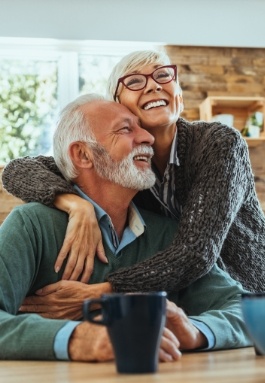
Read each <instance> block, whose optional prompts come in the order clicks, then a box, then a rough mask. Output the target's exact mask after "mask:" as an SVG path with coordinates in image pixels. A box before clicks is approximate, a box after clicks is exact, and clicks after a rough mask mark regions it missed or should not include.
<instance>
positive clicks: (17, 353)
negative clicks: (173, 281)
mask: <svg viewBox="0 0 265 383" xmlns="http://www.w3.org/2000/svg"><path fill="white" fill-rule="evenodd" d="M153 141H154V139H153V137H152V136H151V135H150V134H149V133H148V132H147V131H145V130H144V129H142V128H141V127H140V126H139V125H138V122H137V118H136V117H135V116H134V115H133V114H132V113H131V112H129V110H128V109H127V108H125V107H124V106H122V105H120V104H117V103H114V102H109V101H105V100H104V99H102V98H100V97H99V96H96V95H86V96H81V97H80V98H78V99H77V100H75V101H74V102H73V103H71V104H69V105H68V106H67V107H66V108H65V109H64V110H63V112H62V114H61V117H60V120H59V123H58V126H57V130H56V132H55V135H54V156H55V159H56V163H57V165H58V167H59V169H60V171H61V172H62V174H63V175H64V177H66V178H67V179H69V180H71V181H73V182H74V184H75V188H76V190H77V192H78V193H79V194H80V195H81V196H82V197H83V198H85V199H87V200H89V201H90V202H91V203H92V204H93V205H94V208H95V211H96V215H97V219H98V222H99V224H100V228H101V230H102V234H103V240H104V247H105V252H106V255H107V258H108V262H107V263H102V262H100V261H99V260H98V259H96V260H95V267H94V272H93V275H92V277H91V279H90V281H89V283H91V284H95V283H99V285H98V284H97V285H96V286H97V289H95V291H97V294H98V291H99V290H98V288H99V289H100V286H101V290H100V291H101V293H103V292H108V284H105V283H104V280H105V278H106V275H107V274H108V273H109V272H111V271H113V270H115V269H117V268H119V267H123V266H130V265H133V264H135V263H136V262H140V261H141V260H144V259H146V258H147V257H151V256H152V255H153V254H155V253H156V252H157V251H160V250H162V249H164V248H166V247H167V246H168V245H169V243H170V242H171V241H172V239H173V236H174V233H175V231H176V229H177V223H176V222H175V221H173V220H171V219H169V218H166V217H161V216H159V217H158V216H156V215H155V214H153V213H150V212H145V211H143V210H141V211H138V210H137V209H136V207H135V206H134V204H133V203H132V202H131V201H132V198H133V197H134V195H135V194H136V193H137V191H138V190H142V189H145V188H149V187H150V186H151V185H153V183H154V180H155V179H154V174H153V173H152V171H151V169H150V159H151V157H152V154H153V151H152V148H151V145H152V144H153ZM67 219H68V216H67V215H66V214H65V213H63V212H61V211H58V210H56V209H52V208H49V207H45V206H43V205H41V204H38V203H30V204H26V205H23V206H20V207H18V208H16V209H14V210H13V211H12V212H11V214H10V215H9V217H8V218H7V219H6V220H5V222H4V223H3V225H2V227H1V229H0V263H1V265H0V358H2V359H60V360H62V359H63V360H65V359H71V360H77V361H95V360H96V361H102V360H109V359H112V358H113V352H112V348H111V345H110V342H109V339H108V336H107V333H106V330H105V328H103V327H101V326H96V325H93V324H90V323H87V322H81V321H80V318H81V308H82V301H83V300H84V299H86V298H88V295H89V297H91V296H93V285H92V286H91V285H89V286H88V285H87V284H85V283H81V282H74V281H60V282H58V281H59V280H60V277H61V276H62V273H63V269H62V270H61V271H60V273H56V272H55V270H54V262H55V260H56V257H57V254H58V252H59V250H60V248H61V246H62V243H63V239H64V235H65V230H66V227H67ZM165 267H166V265H165ZM161 277H163V276H161ZM47 285H48V286H47ZM88 287H89V289H90V290H89V294H88V290H87V289H88ZM35 292H37V293H38V294H39V295H42V294H43V295H44V302H45V298H46V295H48V296H49V295H51V296H53V297H54V298H53V299H55V300H56V294H57V296H58V297H59V299H58V301H61V302H62V306H61V307H62V310H61V314H60V315H61V318H60V319H58V318H57V319H51V318H45V317H44V316H47V314H45V315H43V316H41V315H38V314H33V313H24V314H21V313H20V314H18V311H19V308H20V306H21V304H22V302H23V301H24V299H25V297H26V296H30V295H32V294H34V293H35ZM241 292H242V287H241V285H240V284H238V283H237V282H235V281H234V280H232V279H231V278H230V277H229V276H228V275H227V274H226V273H224V272H223V271H221V270H220V269H219V268H218V267H217V266H214V268H213V269H212V271H211V272H210V273H209V274H208V275H206V276H205V277H203V278H201V279H200V280H199V281H197V282H196V283H194V284H193V285H191V286H190V287H189V288H187V289H185V290H182V291H180V292H171V293H170V294H169V297H170V299H171V300H173V301H174V302H175V303H173V302H170V303H169V305H168V323H167V327H168V329H166V330H165V332H164V337H163V340H162V343H161V352H160V359H161V360H165V361H166V360H172V359H178V357H179V352H178V347H180V348H181V349H183V350H193V349H212V348H232V347H244V346H248V345H250V341H249V339H248V336H247V335H246V332H245V327H244V324H243V320H242V315H241V310H240V302H239V297H240V294H241ZM176 304H177V305H178V306H177V305H176ZM179 306H180V307H182V308H183V309H182V308H180V307H179ZM32 307H33V310H32V311H36V310H34V305H33V306H32ZM184 310H185V311H186V312H188V314H189V317H187V315H186V314H185V313H184ZM38 311H39V313H40V314H42V312H40V310H38ZM47 311H49V307H45V306H44V308H43V313H47ZM50 316H51V315H50ZM66 318H71V320H69V319H66ZM73 319H76V320H73Z"/></svg>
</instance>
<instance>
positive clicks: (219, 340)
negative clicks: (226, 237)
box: [178, 265, 252, 349]
mask: <svg viewBox="0 0 265 383" xmlns="http://www.w3.org/2000/svg"><path fill="white" fill-rule="evenodd" d="M243 291H244V290H243V288H242V286H241V285H240V284H239V283H237V282H236V281H234V280H233V279H232V278H231V277H230V276H229V275H228V274H227V273H226V272H224V271H223V270H221V269H220V268H219V267H218V266H217V265H215V266H214V267H213V269H212V270H211V271H210V272H209V273H208V274H207V275H206V276H204V277H202V278H200V279H199V280H198V281H196V282H194V283H193V284H192V285H191V286H190V287H188V288H187V289H184V290H182V291H181V292H180V300H179V302H178V304H179V305H180V306H181V307H182V308H183V309H184V311H185V312H186V313H187V315H188V316H189V318H190V319H195V320H197V321H199V322H201V323H203V324H204V325H206V326H208V327H209V329H210V330H211V331H212V333H213V335H214V338H215V344H214V346H213V349H226V348H238V347H247V346H250V345H252V342H251V340H250V339H249V336H248V333H247V331H246V328H245V324H244V320H243V316H242V310H241V304H240V299H241V294H242V292H243Z"/></svg>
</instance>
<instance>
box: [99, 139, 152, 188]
mask: <svg viewBox="0 0 265 383" xmlns="http://www.w3.org/2000/svg"><path fill="white" fill-rule="evenodd" d="M92 150H93V155H94V159H95V161H94V166H95V169H96V171H97V173H98V174H99V176H100V177H102V178H105V179H107V180H109V181H111V182H113V183H115V184H118V185H121V186H123V187H125V188H129V189H134V190H144V189H149V188H150V187H152V186H153V185H154V183H155V174H154V173H153V171H152V170H151V169H150V168H147V169H139V168H137V167H136V166H135V164H134V161H133V158H134V157H135V156H136V155H139V154H150V155H153V149H152V148H151V147H150V146H147V145H141V146H139V147H137V148H135V149H134V150H133V151H132V152H131V153H130V154H129V155H128V156H127V157H126V158H124V159H123V160H121V161H120V162H118V161H114V160H113V159H112V158H111V156H110V155H109V153H108V152H107V151H106V150H105V148H104V147H102V146H101V145H99V144H96V145H93V146H92Z"/></svg>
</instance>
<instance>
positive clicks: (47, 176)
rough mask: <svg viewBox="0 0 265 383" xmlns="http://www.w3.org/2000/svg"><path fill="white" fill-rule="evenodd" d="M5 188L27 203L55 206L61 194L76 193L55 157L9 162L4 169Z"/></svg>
mask: <svg viewBox="0 0 265 383" xmlns="http://www.w3.org/2000/svg"><path fill="white" fill-rule="evenodd" d="M2 181H3V186H4V188H5V189H6V190H7V191H8V192H9V193H11V194H13V195H14V196H15V197H18V198H20V199H22V200H23V201H25V202H40V203H43V204H44V205H47V206H53V201H54V198H55V196H56V195H57V194H60V193H72V194H73V193H74V194H76V193H75V191H74V189H73V187H72V185H71V184H70V183H69V182H67V181H66V180H65V179H64V178H63V176H62V174H61V173H60V171H59V169H58V167H57V166H56V164H55V161H54V158H53V157H45V156H38V157H22V158H17V159H15V160H12V161H10V162H9V164H8V165H6V167H5V168H4V171H3V175H2Z"/></svg>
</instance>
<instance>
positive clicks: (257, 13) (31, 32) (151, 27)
mask: <svg viewBox="0 0 265 383" xmlns="http://www.w3.org/2000/svg"><path fill="white" fill-rule="evenodd" d="M0 37H38V38H52V39H67V40H80V39H81V40H108V41H112V40H113V41H139V42H140V41H142V42H159V43H166V44H174V45H198V46H228V47H231V46H235V47H262V48H263V47H265V0H181V1H180V0H0Z"/></svg>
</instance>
